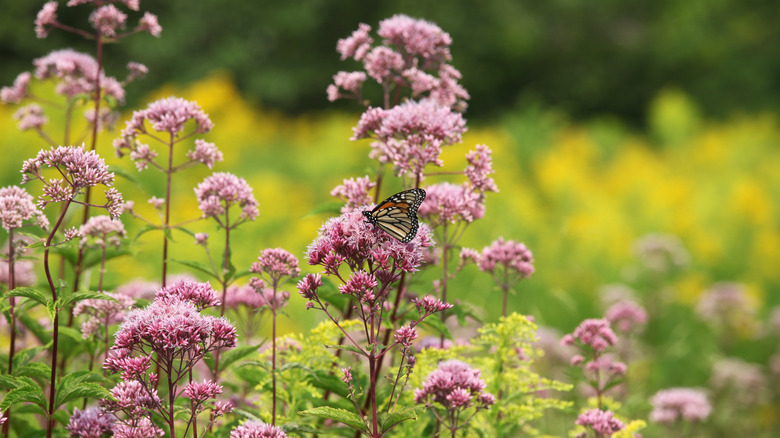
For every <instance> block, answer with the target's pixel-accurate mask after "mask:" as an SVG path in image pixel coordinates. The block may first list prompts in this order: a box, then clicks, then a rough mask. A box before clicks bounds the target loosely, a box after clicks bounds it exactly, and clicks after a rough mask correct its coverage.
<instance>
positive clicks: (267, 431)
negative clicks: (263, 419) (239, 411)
mask: <svg viewBox="0 0 780 438" xmlns="http://www.w3.org/2000/svg"><path fill="white" fill-rule="evenodd" d="M230 438H287V434H285V433H284V431H283V430H282V429H280V428H278V427H276V426H271V425H270V424H265V423H260V422H258V421H251V420H250V421H247V422H246V423H244V424H242V425H241V426H237V427H236V428H235V429H233V430H232V431H230Z"/></svg>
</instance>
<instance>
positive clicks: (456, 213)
mask: <svg viewBox="0 0 780 438" xmlns="http://www.w3.org/2000/svg"><path fill="white" fill-rule="evenodd" d="M425 192H426V194H427V196H426V198H425V202H423V203H422V205H420V209H419V210H418V211H417V213H418V214H419V215H420V217H422V218H423V219H425V220H426V222H428V223H430V224H431V225H432V226H434V227H437V226H441V225H443V224H445V223H450V224H454V223H456V222H459V221H462V222H467V223H470V222H473V221H474V220H475V219H481V218H482V217H483V216H484V215H485V197H484V196H482V195H480V194H479V193H478V192H475V191H474V190H472V189H471V187H469V186H468V185H467V184H452V183H448V182H444V183H439V184H433V185H430V186H428V187H426V188H425Z"/></svg>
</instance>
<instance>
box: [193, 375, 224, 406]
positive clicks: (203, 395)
mask: <svg viewBox="0 0 780 438" xmlns="http://www.w3.org/2000/svg"><path fill="white" fill-rule="evenodd" d="M218 394H222V385H219V384H217V382H215V381H213V380H203V381H202V382H190V383H189V384H187V386H186V387H184V396H185V397H187V398H188V399H190V400H193V401H195V402H204V401H206V400H208V399H212V398H215V397H216V396H217V395H218Z"/></svg>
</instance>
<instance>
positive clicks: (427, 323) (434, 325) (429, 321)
mask: <svg viewBox="0 0 780 438" xmlns="http://www.w3.org/2000/svg"><path fill="white" fill-rule="evenodd" d="M420 325H421V326H423V327H425V328H427V329H429V330H432V331H434V332H436V333H438V334H440V335H444V337H445V338H447V339H452V333H450V329H449V328H447V326H446V325H444V323H443V322H442V320H441V319H439V318H438V317H437V316H435V315H431V316H429V317H428V318H425V319H424V320H423V321H422V322H421V323H420Z"/></svg>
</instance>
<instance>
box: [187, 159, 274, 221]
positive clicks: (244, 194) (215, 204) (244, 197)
mask: <svg viewBox="0 0 780 438" xmlns="http://www.w3.org/2000/svg"><path fill="white" fill-rule="evenodd" d="M195 196H196V197H197V198H198V208H200V211H202V212H203V216H204V217H214V218H218V217H219V216H221V215H223V214H226V212H227V210H228V209H229V208H230V207H232V206H233V205H238V206H239V207H241V214H240V215H239V221H246V220H255V218H256V217H257V215H258V214H259V213H258V210H257V206H258V203H257V201H256V200H255V197H254V195H253V194H252V188H251V187H250V186H249V184H247V182H246V180H244V178H239V177H237V176H235V175H233V174H232V173H227V172H217V173H214V174H212V175H211V176H209V177H207V178H206V179H205V180H203V182H201V183H200V184H198V187H196V188H195ZM235 224H236V222H234V223H233V224H231V225H233V226H234V225H235Z"/></svg>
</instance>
